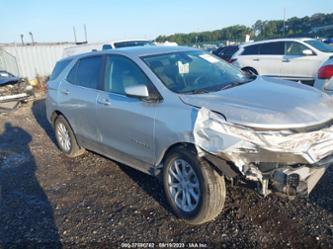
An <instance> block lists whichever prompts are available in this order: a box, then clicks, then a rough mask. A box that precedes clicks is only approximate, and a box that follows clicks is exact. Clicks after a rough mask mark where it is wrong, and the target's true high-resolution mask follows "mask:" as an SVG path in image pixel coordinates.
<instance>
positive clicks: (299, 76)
mask: <svg viewBox="0 0 333 249" xmlns="http://www.w3.org/2000/svg"><path fill="white" fill-rule="evenodd" d="M304 50H311V49H310V48H308V47H307V46H305V45H303V44H301V43H299V42H294V41H290V42H286V46H285V55H284V57H283V60H282V71H281V74H282V76H283V77H286V78H288V79H295V80H312V79H313V78H314V76H315V75H316V73H317V71H318V68H319V66H320V64H321V62H322V60H321V58H319V56H317V55H316V54H315V53H314V52H313V54H312V55H306V54H304V53H303V51H304Z"/></svg>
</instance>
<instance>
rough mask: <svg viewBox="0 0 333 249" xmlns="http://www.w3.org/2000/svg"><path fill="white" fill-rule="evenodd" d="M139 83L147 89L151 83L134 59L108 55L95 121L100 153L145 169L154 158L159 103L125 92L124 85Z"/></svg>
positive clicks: (152, 162)
mask: <svg viewBox="0 0 333 249" xmlns="http://www.w3.org/2000/svg"><path fill="white" fill-rule="evenodd" d="M142 84H144V85H147V87H148V89H150V88H151V86H152V85H151V84H152V83H151V82H150V80H149V79H148V78H147V76H146V75H145V73H144V72H143V71H142V70H141V69H140V68H139V67H138V65H137V64H136V63H134V62H133V61H132V60H130V59H129V58H127V57H125V56H121V55H107V56H106V58H105V74H104V91H102V92H100V93H99V95H98V99H97V117H96V123H97V126H98V137H99V138H100V142H101V147H100V150H101V151H102V153H103V154H105V155H107V156H110V157H111V158H115V159H116V160H118V161H121V162H123V163H126V164H129V165H131V166H133V167H139V169H141V170H143V171H146V170H147V169H148V168H149V167H150V165H152V164H154V162H155V145H154V125H155V115H156V105H158V104H157V103H149V102H145V101H144V100H140V99H138V98H135V97H128V96H126V94H125V87H127V86H135V85H142ZM148 165H149V166H148ZM140 167H141V168H140ZM142 167H146V168H142Z"/></svg>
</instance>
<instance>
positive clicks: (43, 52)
mask: <svg viewBox="0 0 333 249" xmlns="http://www.w3.org/2000/svg"><path fill="white" fill-rule="evenodd" d="M70 46H73V44H71V43H66V44H36V45H33V46H32V45H26V46H22V45H15V44H14V45H6V46H2V47H1V48H0V51H4V52H5V54H6V55H5V56H3V57H2V56H1V54H0V65H2V64H3V65H7V64H12V61H13V59H12V57H10V55H11V56H13V57H14V59H16V63H17V64H16V66H17V71H18V72H17V73H14V74H15V75H18V76H21V77H27V78H28V79H34V78H35V77H36V75H40V76H48V75H50V74H51V72H52V69H53V67H54V65H55V63H56V62H57V61H58V60H59V59H61V57H62V55H63V50H64V48H67V47H70ZM8 54H9V56H8ZM1 60H2V61H3V62H1ZM1 63H2V64H1Z"/></svg>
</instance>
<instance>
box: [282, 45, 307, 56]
mask: <svg viewBox="0 0 333 249" xmlns="http://www.w3.org/2000/svg"><path fill="white" fill-rule="evenodd" d="M303 50H309V48H308V47H306V46H304V45H303V44H301V43H298V42H286V55H304V54H303Z"/></svg>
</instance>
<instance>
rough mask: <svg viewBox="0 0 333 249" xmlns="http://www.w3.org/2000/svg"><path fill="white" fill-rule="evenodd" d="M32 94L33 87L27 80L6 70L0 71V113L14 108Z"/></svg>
mask: <svg viewBox="0 0 333 249" xmlns="http://www.w3.org/2000/svg"><path fill="white" fill-rule="evenodd" d="M33 96H34V91H33V87H32V86H31V85H29V84H28V82H27V81H25V80H24V79H22V78H19V77H17V76H14V75H12V74H11V73H8V72H6V71H0V113H1V112H6V111H11V110H14V109H16V108H17V107H18V106H19V105H20V104H21V103H22V102H24V101H28V100H29V99H32V98H33Z"/></svg>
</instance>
